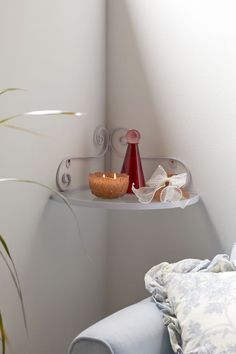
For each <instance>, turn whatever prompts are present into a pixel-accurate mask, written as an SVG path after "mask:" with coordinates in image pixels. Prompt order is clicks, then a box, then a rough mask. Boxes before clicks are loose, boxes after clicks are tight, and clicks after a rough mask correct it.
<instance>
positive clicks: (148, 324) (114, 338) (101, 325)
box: [69, 298, 173, 354]
mask: <svg viewBox="0 0 236 354" xmlns="http://www.w3.org/2000/svg"><path fill="white" fill-rule="evenodd" d="M69 354H173V351H172V349H171V346H170V342H169V338H168V333H167V329H166V328H165V326H164V325H163V321H162V314H161V312H160V311H159V310H158V309H157V307H156V305H155V303H154V301H153V300H152V299H151V298H147V299H145V300H143V301H140V302H138V303H137V304H135V305H132V306H129V307H126V308H125V309H123V310H121V311H118V312H116V313H114V314H113V315H111V316H109V317H106V318H105V319H103V320H102V321H99V322H97V323H96V324H94V325H93V326H91V327H89V328H88V329H86V330H85V331H84V332H82V333H81V334H80V335H79V336H78V337H76V338H75V339H74V341H73V342H72V344H71V346H70V349H69Z"/></svg>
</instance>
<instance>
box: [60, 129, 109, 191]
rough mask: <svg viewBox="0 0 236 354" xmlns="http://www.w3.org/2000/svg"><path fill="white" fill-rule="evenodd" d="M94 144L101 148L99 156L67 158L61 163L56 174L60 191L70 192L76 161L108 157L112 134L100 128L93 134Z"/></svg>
mask: <svg viewBox="0 0 236 354" xmlns="http://www.w3.org/2000/svg"><path fill="white" fill-rule="evenodd" d="M93 144H94V146H96V147H100V148H101V150H100V152H99V153H98V154H97V155H93V156H76V157H67V158H65V159H63V160H62V161H61V163H60V165H59V166H58V169H57V173H56V183H57V187H58V189H59V190H60V191H62V192H63V191H66V190H68V189H69V188H70V186H71V184H72V173H71V169H72V163H73V162H74V161H76V160H77V161H78V160H81V161H83V160H84V161H86V160H90V159H101V158H103V157H105V156H106V153H107V151H108V149H109V146H110V133H109V131H108V129H107V128H105V127H103V126H98V127H97V128H96V129H95V131H94V134H93Z"/></svg>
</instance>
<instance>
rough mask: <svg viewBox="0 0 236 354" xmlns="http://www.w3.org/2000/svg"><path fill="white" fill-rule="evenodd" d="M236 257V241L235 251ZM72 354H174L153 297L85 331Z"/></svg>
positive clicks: (74, 344) (71, 348)
mask: <svg viewBox="0 0 236 354" xmlns="http://www.w3.org/2000/svg"><path fill="white" fill-rule="evenodd" d="M231 259H232V260H236V244H235V245H234V247H233V249H232V253H231ZM69 354H173V351H172V349H171V346H170V342H169V338H168V332H167V329H166V327H165V326H164V325H163V321H162V314H161V312H160V311H159V310H158V308H157V306H156V305H155V303H154V301H153V300H152V298H148V299H145V300H143V301H140V302H138V303H137V304H135V305H132V306H129V307H126V308H125V309H123V310H121V311H118V312H116V313H114V314H113V315H111V316H109V317H107V318H105V319H103V320H102V321H100V322H97V323H96V324H95V325H93V326H91V327H89V328H88V329H86V330H85V331H84V332H82V333H81V334H80V335H79V336H78V337H76V338H75V339H74V341H73V342H72V344H71V346H70V349H69Z"/></svg>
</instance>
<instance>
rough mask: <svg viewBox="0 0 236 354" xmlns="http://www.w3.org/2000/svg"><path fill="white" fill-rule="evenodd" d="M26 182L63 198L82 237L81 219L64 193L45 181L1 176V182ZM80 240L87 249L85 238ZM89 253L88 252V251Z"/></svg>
mask: <svg viewBox="0 0 236 354" xmlns="http://www.w3.org/2000/svg"><path fill="white" fill-rule="evenodd" d="M6 182H7V183H9V182H10V183H11V182H13V183H25V184H33V185H37V186H39V187H42V188H44V189H46V190H48V191H49V192H51V193H53V194H55V195H57V196H58V197H59V199H61V200H62V201H63V202H64V203H65V204H66V206H67V207H68V209H69V211H70V212H71V214H72V215H73V217H74V220H75V222H76V227H77V230H78V234H79V237H80V226H79V221H78V218H77V216H76V214H75V212H74V210H73V208H72V206H71V205H70V202H69V201H68V199H67V198H66V197H65V196H64V195H63V194H61V193H60V192H58V191H57V190H55V189H53V188H51V187H49V186H47V185H46V184H44V183H40V182H38V181H34V180H29V179H21V178H0V183H6ZM80 240H81V242H82V246H83V248H84V250H85V251H86V248H85V246H84V245H83V240H82V239H81V237H80ZM86 253H87V252H86Z"/></svg>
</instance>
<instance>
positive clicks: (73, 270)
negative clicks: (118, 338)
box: [22, 200, 107, 354]
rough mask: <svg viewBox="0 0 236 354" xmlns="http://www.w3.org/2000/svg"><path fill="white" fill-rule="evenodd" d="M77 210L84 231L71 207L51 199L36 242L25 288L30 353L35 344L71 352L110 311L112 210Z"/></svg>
mask: <svg viewBox="0 0 236 354" xmlns="http://www.w3.org/2000/svg"><path fill="white" fill-rule="evenodd" d="M75 212H76V215H77V217H78V220H79V226H80V233H79V234H78V230H77V227H76V222H75V220H74V217H73V215H72V214H71V213H70V211H69V210H68V208H67V207H66V206H65V205H64V204H63V203H58V202H55V201H52V200H50V201H49V203H48V205H47V206H46V208H45V211H44V214H43V215H42V218H41V220H40V222H39V224H38V229H37V232H36V234H35V235H34V239H33V241H32V243H31V252H30V259H29V260H28V264H27V267H26V269H27V272H26V274H24V277H25V278H26V279H27V282H29V283H30V284H31V288H30V289H27V288H24V293H25V302H26V304H27V314H28V317H29V318H28V322H29V328H30V336H31V341H30V343H29V345H30V350H29V353H32V352H35V350H34V348H40V350H41V351H43V348H45V352H47V351H48V350H49V349H47V350H46V348H50V352H51V353H58V354H64V353H66V352H67V349H68V347H69V344H70V342H71V341H72V339H73V338H74V337H75V336H76V335H78V334H79V333H80V332H81V331H82V330H83V329H85V328H86V327H88V326H89V325H91V324H92V323H94V322H96V321H98V320H100V319H101V318H102V317H104V315H105V306H106V303H105V301H106V270H107V249H106V247H107V239H106V225H107V221H106V211H104V210H94V209H89V208H79V207H77V208H75ZM45 322H46V323H47V326H45ZM48 328H51V331H50V333H48ZM22 352H26V350H22ZM27 353H28V352H27Z"/></svg>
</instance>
